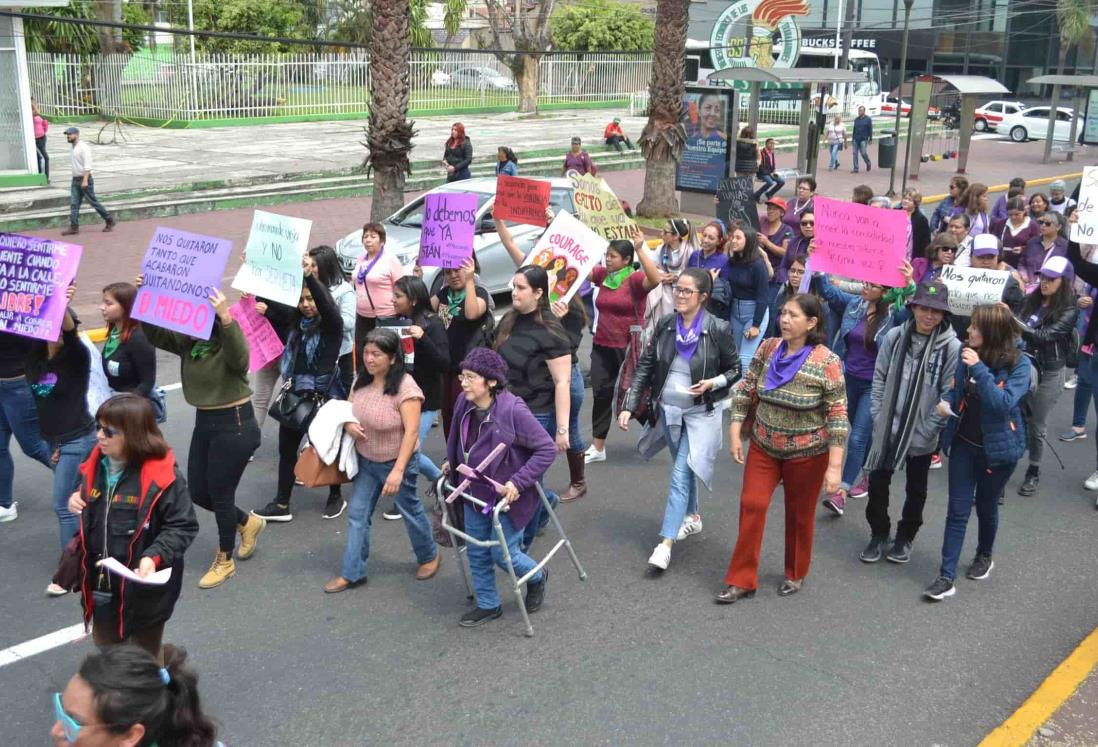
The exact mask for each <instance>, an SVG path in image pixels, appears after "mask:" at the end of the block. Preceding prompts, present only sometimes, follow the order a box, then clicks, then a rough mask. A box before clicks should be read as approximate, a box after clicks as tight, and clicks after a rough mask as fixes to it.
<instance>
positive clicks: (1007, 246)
mask: <svg viewBox="0 0 1098 747" xmlns="http://www.w3.org/2000/svg"><path fill="white" fill-rule="evenodd" d="M991 233H992V234H993V235H994V236H995V237H996V238H998V239H999V241H1000V242H1001V243H1002V245H1003V259H1004V260H1006V263H1007V264H1009V265H1010V266H1011V267H1012V268H1014V269H1018V265H1019V263H1020V262H1021V261H1022V252H1023V250H1025V248H1026V245H1027V244H1028V243H1029V241H1030V239H1033V238H1036V237H1038V236H1040V233H1041V229H1040V227H1039V226H1038V225H1037V221H1035V220H1033V219H1032V218H1030V217H1029V215H1028V214H1027V213H1026V201H1025V200H1023V199H1022V198H1021V197H1012V198H1010V199H1009V200H1007V204H1006V218H1004V219H1003V220H1000V221H996V222H995V223H992V224H991Z"/></svg>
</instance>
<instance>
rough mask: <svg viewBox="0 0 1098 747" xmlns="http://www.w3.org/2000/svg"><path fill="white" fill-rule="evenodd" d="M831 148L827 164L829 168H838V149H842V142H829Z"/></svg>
mask: <svg viewBox="0 0 1098 747" xmlns="http://www.w3.org/2000/svg"><path fill="white" fill-rule="evenodd" d="M829 146H830V148H831V162H830V163H828V164H827V168H829V169H837V168H839V151H841V150H842V149H843V144H842V143H829Z"/></svg>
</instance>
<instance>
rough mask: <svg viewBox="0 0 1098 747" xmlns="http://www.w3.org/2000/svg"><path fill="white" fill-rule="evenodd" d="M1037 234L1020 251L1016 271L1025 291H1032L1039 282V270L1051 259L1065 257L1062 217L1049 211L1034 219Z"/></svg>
mask: <svg viewBox="0 0 1098 747" xmlns="http://www.w3.org/2000/svg"><path fill="white" fill-rule="evenodd" d="M1036 223H1037V229H1038V234H1037V236H1034V237H1033V238H1032V239H1030V240H1029V243H1028V244H1026V248H1025V249H1023V250H1022V259H1021V261H1020V262H1019V263H1018V271H1019V272H1020V273H1022V279H1023V280H1024V281H1025V282H1026V290H1027V291H1033V290H1035V289H1036V288H1037V284H1038V283H1039V282H1040V279H1041V278H1040V270H1041V268H1042V267H1044V266H1045V263H1046V262H1048V261H1049V259H1051V258H1052V257H1066V256H1067V239H1066V238H1065V237H1064V235H1063V228H1064V225H1065V223H1066V221H1065V220H1064V216H1062V215H1060V214H1059V213H1057V212H1055V211H1054V210H1049V211H1048V212H1046V213H1045V214H1044V215H1042V216H1041V217H1040V218H1037V219H1036Z"/></svg>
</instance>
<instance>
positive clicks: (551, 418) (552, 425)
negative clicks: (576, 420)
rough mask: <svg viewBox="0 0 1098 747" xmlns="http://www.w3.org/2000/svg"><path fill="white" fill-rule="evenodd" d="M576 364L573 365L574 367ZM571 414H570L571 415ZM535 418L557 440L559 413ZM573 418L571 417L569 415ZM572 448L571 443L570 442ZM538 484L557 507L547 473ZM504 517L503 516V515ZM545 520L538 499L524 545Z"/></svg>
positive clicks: (523, 536)
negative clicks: (546, 483) (548, 486)
mask: <svg viewBox="0 0 1098 747" xmlns="http://www.w3.org/2000/svg"><path fill="white" fill-rule="evenodd" d="M574 368H575V366H573V369H574ZM570 415H571V414H569V416H570ZM534 419H535V420H537V421H538V422H539V423H541V427H542V428H544V429H545V430H546V431H547V432H548V433H549V436H550V437H551V438H552V439H553V440H554V441H555V440H556V438H557V425H556V423H557V414H556V412H555V411H553V410H551V411H549V412H535V413H534ZM569 420H571V417H569ZM569 440H571V439H569ZM569 448H571V444H569ZM538 485H541V487H542V490H544V491H545V497H546V498H548V499H549V503H550V504H551V505H552V506H553V507H556V505H557V504H558V503H560V498H558V497H557V494H556V493H554V492H553V491H552V490H550V489H549V488H547V487H545V475H542V476H541V477H539V478H538ZM501 518H502V517H501ZM543 521H548V518H547V517H546V515H545V506H543V505H542V503H541V500H540V499H539V500H538V510H537V511H535V512H534V515H533V516H532V517H530V523H529V524H527V525H526V528H525V529H524V530H523V532H522V546H523V548H528V547H530V545H532V544H533V543H534V537H537V536H538V527H539V526H541V524H542V522H543Z"/></svg>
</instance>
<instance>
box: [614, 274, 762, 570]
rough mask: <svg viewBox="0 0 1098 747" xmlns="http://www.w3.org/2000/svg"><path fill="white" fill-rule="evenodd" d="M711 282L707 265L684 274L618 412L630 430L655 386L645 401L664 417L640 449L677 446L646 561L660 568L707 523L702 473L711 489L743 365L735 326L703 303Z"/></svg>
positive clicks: (651, 450) (650, 450)
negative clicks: (701, 506)
mask: <svg viewBox="0 0 1098 747" xmlns="http://www.w3.org/2000/svg"><path fill="white" fill-rule="evenodd" d="M712 287H713V280H712V277H711V276H710V275H709V273H708V272H706V271H705V270H703V269H700V268H690V269H687V270H686V271H684V272H683V273H682V275H680V276H679V279H678V280H677V281H676V282H675V285H674V287H673V290H674V293H675V313H673V314H668V315H667V316H665V317H664V318H663V319H661V320H660V321H659V324H658V325H656V329H655V333H654V334H653V336H652V337H651V338H650V339H649V342H648V344H647V345H646V346H645V348H644V354H643V355H642V356H641V359H640V362H639V363H638V365H637V373H636V376H635V378H634V379H633V384H632V386H630V388H629V393H628V394H627V395H626V398H625V404H624V406H623V408H622V411H621V413H620V414H619V415H618V425H619V427H621V429H622V430H623V431H627V430H629V420H630V418H632V416H633V411H634V410H636V409H637V407H638V406H640V405H641V404H642V403H641V401H640V400H641V396H642V395H643V393H644V392H645V390H646V389H649V390H650V391H651V393H652V398H653V401H651V402H646V403H643V404H645V405H647V406H648V409H649V411H651V412H653V413H656V414H657V415H658V425H657V426H656V427H655V428H654V429H652V430H651V431H649V432H648V433H647V434H646V436H645V438H644V439H642V453H644V454H645V456H646V457H651V456H652V455H653V454H655V453H656V452H657V451H659V450H660V449H662V447H663V444H664V443H666V444H667V446H668V448H669V449H670V451H671V460H672V466H671V487H670V489H669V491H668V493H667V506H666V508H665V509H664V513H663V526H662V528H661V529H660V538H661V541H660V544H658V545H656V549H655V550H653V551H652V555H651V556H650V557H649V558H648V565H650V566H652V567H653V568H657V569H659V570H661V571H665V570H667V566H668V564H669V563H670V562H671V546H672V545H673V544H674V543H675V541H676V540H684V539H686V538H687V537H689V536H690V535H691V534H697V533H698V532H700V531H701V530H702V519H701V514H700V513H699V511H698V480H699V479H700V480H701V482H703V483H704V484H705V486H706V488H708V489H710V490H712V481H713V466H714V463H715V462H716V458H717V454H718V452H719V451H720V449H721V445H722V444H721V428H722V425H723V421H722V418H721V414H722V413H723V411H724V407H723V400H724V398H725V397H726V396H727V395H728V391H729V387H730V386H731V385H732V384H733V383H735V381H736V380H737V379H738V378H739V373H740V369H739V358H738V356H737V355H736V346H735V343H734V342H733V341H732V330H731V328H730V327H729V325H728V323H727V322H725V321H723V320H721V319H718V318H716V317H714V316H713V315H711V314H709V313H707V312H706V311H705V303H706V301H707V300H708V298H709V294H710V292H711V290H712ZM710 374H711V375H710ZM649 436H651V438H649ZM646 442H647V443H646Z"/></svg>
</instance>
